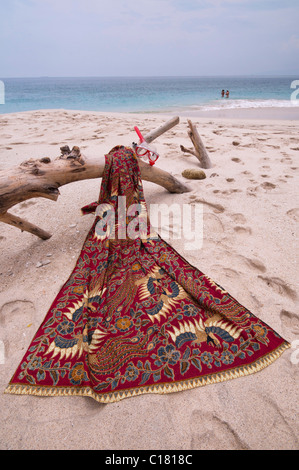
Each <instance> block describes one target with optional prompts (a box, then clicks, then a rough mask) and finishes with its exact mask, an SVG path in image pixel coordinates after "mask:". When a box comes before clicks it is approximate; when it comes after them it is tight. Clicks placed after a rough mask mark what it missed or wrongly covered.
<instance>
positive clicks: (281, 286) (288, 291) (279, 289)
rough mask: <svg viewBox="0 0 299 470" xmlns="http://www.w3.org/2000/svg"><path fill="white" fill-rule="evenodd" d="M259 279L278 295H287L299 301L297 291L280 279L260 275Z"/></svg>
mask: <svg viewBox="0 0 299 470" xmlns="http://www.w3.org/2000/svg"><path fill="white" fill-rule="evenodd" d="M258 278H259V279H262V281H264V282H265V283H266V284H267V285H268V286H269V287H271V288H272V289H273V290H274V291H275V292H276V293H277V294H280V295H286V296H287V297H289V298H290V299H292V300H296V299H297V293H296V291H295V290H294V289H292V288H291V287H289V286H288V285H287V283H286V282H285V281H283V280H282V279H280V278H279V277H265V276H260V275H259V276H258Z"/></svg>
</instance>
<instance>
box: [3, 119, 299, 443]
mask: <svg viewBox="0 0 299 470" xmlns="http://www.w3.org/2000/svg"><path fill="white" fill-rule="evenodd" d="M285 112H286V113H288V114H284V111H282V110H280V114H279V115H278V114H277V113H279V111H277V113H276V112H275V118H274V116H273V115H271V113H270V111H269V110H266V111H265V114H264V115H262V114H261V113H260V110H256V111H255V113H256V114H255V115H254V114H253V111H252V112H250V111H248V113H247V116H245V114H246V112H245V114H244V113H243V114H242V115H240V114H239V115H238V114H236V113H234V114H231V113H229V112H228V113H226V114H224V115H219V113H218V114H217V115H213V114H206V115H205V117H203V116H198V115H196V114H195V113H194V114H193V115H192V114H189V116H187V115H185V114H182V115H179V116H180V123H179V124H178V125H177V126H175V127H174V128H173V129H171V130H170V131H168V132H166V133H165V134H163V135H162V136H160V137H159V138H158V139H157V140H156V141H155V146H156V148H157V150H158V152H159V154H160V159H159V160H158V162H157V164H156V165H157V166H158V167H160V168H162V169H164V170H167V171H169V172H171V173H172V174H173V175H174V176H176V177H177V178H178V179H180V180H181V181H184V183H185V184H186V185H188V186H189V187H190V192H188V193H184V194H170V193H168V192H167V191H166V190H165V189H163V188H162V187H160V186H157V185H156V184H154V183H149V182H144V190H145V197H146V201H147V204H148V205H150V204H153V203H156V204H158V203H161V202H163V203H166V204H173V203H177V204H179V205H183V204H189V205H193V206H195V205H203V221H204V225H203V245H202V247H201V248H199V249H195V250H194V249H193V250H188V249H186V243H185V240H184V239H174V240H172V239H169V240H167V241H168V242H169V243H170V244H172V245H173V246H174V247H175V249H176V250H177V251H178V252H179V253H180V254H181V255H182V256H183V257H184V258H185V259H186V260H187V261H189V262H190V263H191V264H192V265H194V266H196V267H197V268H199V269H200V270H201V271H202V272H204V273H205V274H207V275H208V276H209V277H211V278H212V279H214V280H215V281H216V282H218V283H219V284H221V286H223V287H224V288H225V289H226V290H227V291H228V292H229V293H230V294H231V295H233V297H235V298H236V299H237V300H238V301H239V302H240V303H241V304H242V305H244V306H246V307H247V308H248V309H249V310H251V311H252V312H253V313H254V314H255V315H256V316H257V317H259V318H261V319H262V320H263V321H264V322H266V323H267V324H269V325H270V326H271V327H272V328H273V329H274V330H276V331H277V332H278V333H279V334H280V335H281V336H283V337H284V338H285V339H286V340H288V341H290V342H294V343H293V345H294V347H297V351H296V350H295V349H292V348H290V349H288V350H287V351H285V352H284V353H283V355H282V356H281V357H280V358H279V359H278V360H277V361H275V362H274V363H273V364H271V365H270V366H269V367H267V368H265V369H264V370H262V371H260V372H258V373H256V374H252V375H250V376H247V377H242V378H238V379H235V380H229V381H226V382H223V383H218V384H214V385H207V386H204V387H200V388H196V389H193V390H189V391H184V392H178V393H172V394H169V395H158V394H150V395H142V396H139V397H134V398H129V399H125V400H122V401H121V402H118V403H113V404H108V405H103V404H99V403H97V402H96V401H94V400H93V399H91V398H87V397H85V398H83V397H80V398H79V397H55V398H50V397H49V398H45V397H43V398H39V397H34V396H17V395H7V394H4V393H3V392H4V389H5V387H6V386H7V384H8V382H9V380H10V378H11V376H12V375H13V373H14V372H15V369H16V368H17V366H18V364H19V362H20V361H21V359H22V357H23V355H24V353H25V352H26V349H27V347H28V346H29V344H30V342H31V340H32V338H33V336H34V334H35V332H36V331H37V329H38V327H39V325H40V324H41V322H42V321H43V319H44V317H45V315H46V313H47V311H48V309H49V308H50V305H51V303H52V301H53V300H54V298H55V297H56V295H57V294H58V292H59V289H60V288H61V287H62V285H63V284H64V282H65V281H66V280H67V278H68V277H69V275H70V273H71V271H72V269H73V267H74V265H75V262H76V259H77V257H78V255H79V253H80V250H81V247H82V245H83V242H84V240H85V237H86V235H87V232H88V230H89V228H90V226H91V224H92V221H93V216H91V215H88V216H84V217H82V216H81V214H80V208H81V207H82V206H84V205H86V204H89V203H91V202H93V201H96V199H97V197H98V194H99V190H100V185H101V179H92V180H85V181H81V182H76V183H71V184H68V185H65V186H63V187H61V188H60V193H61V194H60V196H59V198H58V200H57V201H56V202H54V201H50V200H47V199H42V198H36V199H30V200H27V201H25V202H23V203H21V204H19V205H18V206H15V207H14V208H12V209H11V212H12V213H14V214H16V215H18V216H20V217H24V218H26V219H27V220H29V221H30V222H32V223H34V224H36V225H38V226H39V227H41V228H43V229H44V230H46V231H48V232H50V233H52V234H53V235H52V237H51V238H50V239H49V240H47V241H42V240H40V239H39V238H37V237H35V236H34V235H32V234H29V233H26V232H23V233H22V232H21V231H20V230H18V229H17V228H13V227H11V226H8V225H6V224H3V223H0V249H1V252H0V342H1V345H2V347H3V348H4V355H2V358H1V363H0V407H1V415H0V448H1V449H16V450H20V449H34V450H39V449H53V450H55V449H61V450H68V449H84V450H89V449H90V450H91V449H99V450H101V449H106V450H107V449H108V450H128V449H130V450H141V449H148V450H151V449H152V450H154V449H159V450H164V449H165V450H167V449H171V450H198V449H200V450H204V449H227V450H231V449H232V450H241V449H249V450H253V449H259V450H264V449H291V450H295V449H298V447H299V443H298V436H299V419H298V418H299V416H298V378H299V316H298V293H297V290H298V282H297V280H298V220H299V191H298V174H299V160H298V159H299V137H298V136H299V132H298V131H299V120H298V114H297V115H296V114H295V115H294V116H293V119H292V116H291V115H290V114H289V113H290V112H292V113H293V112H294V110H287V111H285ZM258 113H260V114H259V116H257V114H258ZM297 113H298V112H297ZM279 116H280V118H279ZM170 117H171V116H169V115H164V114H147V115H142V114H120V113H100V112H87V111H85V112H83V111H66V110H38V111H30V112H23V113H13V114H6V115H5V114H4V115H0V170H5V169H6V168H9V167H11V166H14V165H18V164H20V163H21V162H23V161H25V160H28V159H30V158H36V159H39V158H42V157H50V158H51V159H54V158H56V157H58V156H59V155H60V150H59V149H60V147H61V146H63V145H69V147H70V148H72V146H75V145H77V146H79V147H80V149H81V151H82V153H83V154H84V155H86V157H87V158H88V156H92V157H95V156H98V158H99V159H101V160H103V159H104V155H105V153H107V152H109V150H110V149H111V148H112V147H114V146H115V145H118V144H122V145H131V143H132V142H133V141H136V134H135V131H134V126H136V125H137V126H138V127H139V129H140V130H141V131H142V132H143V133H144V134H146V133H147V132H149V131H151V130H153V129H155V128H156V127H158V126H159V125H160V124H162V123H163V122H165V121H166V120H167V119H169V118H170ZM188 117H190V118H191V119H192V122H193V123H194V124H195V125H196V126H197V129H198V132H199V134H200V136H201V138H202V140H203V143H204V144H205V146H206V148H207V150H208V152H209V155H210V158H211V160H212V163H213V168H211V169H209V170H205V173H206V179H203V180H198V181H197V180H186V179H184V178H183V177H182V175H181V173H182V171H183V170H184V169H187V168H199V162H198V160H197V159H196V158H195V157H194V156H191V155H188V154H184V153H182V151H181V149H180V145H181V144H182V145H184V146H185V147H191V141H190V139H189V137H188V134H187V118H188ZM246 117H248V118H250V119H246ZM260 117H262V118H263V119H261V118H260ZM271 117H272V119H271ZM284 117H285V118H286V117H288V119H283V118H284ZM170 228H171V227H170ZM38 266H39V267H38ZM296 340H297V343H296Z"/></svg>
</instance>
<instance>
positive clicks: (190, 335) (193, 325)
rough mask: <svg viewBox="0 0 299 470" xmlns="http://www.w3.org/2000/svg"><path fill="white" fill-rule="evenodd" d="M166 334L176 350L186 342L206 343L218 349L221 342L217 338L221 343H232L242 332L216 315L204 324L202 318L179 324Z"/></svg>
mask: <svg viewBox="0 0 299 470" xmlns="http://www.w3.org/2000/svg"><path fill="white" fill-rule="evenodd" d="M168 333H169V334H170V337H171V339H172V340H173V342H174V343H175V345H176V347H177V348H180V347H181V346H182V345H183V344H184V343H185V342H187V341H192V343H193V344H198V345H200V344H201V343H203V342H207V344H210V345H213V346H215V347H217V348H220V347H221V341H220V340H219V338H220V339H221V340H222V341H226V342H228V343H232V342H233V341H234V340H235V339H237V338H239V336H240V334H241V333H242V330H241V329H239V328H238V327H237V326H236V325H232V324H230V323H228V322H227V321H225V320H224V319H223V318H221V316H220V315H218V314H216V315H214V316H213V317H211V318H209V319H208V320H206V321H205V322H204V321H203V320H202V318H200V319H199V320H195V319H192V320H189V321H184V322H180V324H179V327H175V326H173V327H172V331H170V330H168Z"/></svg>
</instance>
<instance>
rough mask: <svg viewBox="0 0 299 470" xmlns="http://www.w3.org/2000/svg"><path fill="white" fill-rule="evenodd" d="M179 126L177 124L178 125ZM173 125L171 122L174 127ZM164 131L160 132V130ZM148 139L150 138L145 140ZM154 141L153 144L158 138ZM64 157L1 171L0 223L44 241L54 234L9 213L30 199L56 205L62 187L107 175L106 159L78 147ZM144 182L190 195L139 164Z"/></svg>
mask: <svg viewBox="0 0 299 470" xmlns="http://www.w3.org/2000/svg"><path fill="white" fill-rule="evenodd" d="M176 123H177V122H176ZM173 125H175V124H174V121H173V120H172V125H171V127H173ZM163 127H164V130H162V131H161V129H163ZM171 127H169V122H168V123H165V125H164V126H161V127H160V128H159V129H160V130H156V131H153V132H152V133H150V134H152V136H153V134H154V132H156V137H158V135H161V134H162V133H163V132H166V130H168V129H169V128H171ZM145 137H146V138H148V136H145ZM156 137H155V135H154V137H153V138H151V141H153V140H154V139H155V138H156ZM61 152H62V155H61V156H60V157H58V158H56V159H55V160H53V161H51V160H50V158H42V159H40V160H33V159H31V160H28V161H25V162H23V163H21V165H19V166H15V167H12V168H9V169H7V170H3V171H0V222H4V223H6V224H10V225H12V226H14V227H17V228H19V229H20V230H22V231H27V232H30V233H32V234H34V235H36V236H38V237H39V238H41V239H43V240H47V239H48V238H50V237H51V234H49V233H48V232H45V231H44V230H42V229H41V228H39V227H37V226H35V225H33V224H31V223H30V222H28V221H27V220H24V219H21V218H20V217H16V216H15V215H13V214H11V213H10V212H8V210H9V209H10V208H11V207H13V206H14V205H16V204H19V203H20V202H23V201H25V200H27V199H30V198H36V197H44V198H47V199H50V200H52V201H56V200H57V199H58V197H59V194H60V193H59V189H58V188H59V187H60V186H63V185H65V184H68V183H73V182H75V181H81V180H85V179H93V178H101V177H102V176H103V172H104V167H105V163H104V159H103V160H102V161H101V160H99V158H95V157H93V158H90V157H88V158H87V157H85V156H83V155H82V154H81V151H80V148H79V147H73V149H72V151H71V150H70V149H69V147H67V146H65V147H61ZM139 165H140V172H141V178H142V179H143V180H145V181H151V182H153V183H156V184H157V185H160V186H162V187H163V188H165V189H167V190H168V191H169V192H171V193H184V192H188V191H189V188H188V187H187V186H186V185H184V184H183V183H181V182H180V181H179V180H177V179H176V178H175V177H174V176H172V175H171V174H170V173H168V172H166V171H164V170H161V169H160V168H157V167H151V166H150V165H148V164H147V163H145V162H143V161H141V160H140V161H139Z"/></svg>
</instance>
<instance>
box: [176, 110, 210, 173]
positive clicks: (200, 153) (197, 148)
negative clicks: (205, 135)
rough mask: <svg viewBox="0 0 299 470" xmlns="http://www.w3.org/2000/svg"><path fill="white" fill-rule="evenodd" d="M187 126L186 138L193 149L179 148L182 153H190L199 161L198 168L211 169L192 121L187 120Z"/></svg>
mask: <svg viewBox="0 0 299 470" xmlns="http://www.w3.org/2000/svg"><path fill="white" fill-rule="evenodd" d="M188 126H189V130H188V136H189V137H190V139H191V142H192V144H193V147H194V149H187V148H186V147H184V146H183V145H181V146H180V147H181V150H182V152H185V153H190V154H191V155H194V156H195V157H196V158H197V159H198V160H199V163H200V166H201V167H202V168H205V169H208V168H211V167H212V163H211V160H210V157H209V155H208V152H207V150H206V148H205V146H204V144H203V142H202V140H201V137H200V135H199V133H198V131H197V129H196V126H194V124H193V123H192V121H190V120H189V119H188Z"/></svg>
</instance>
